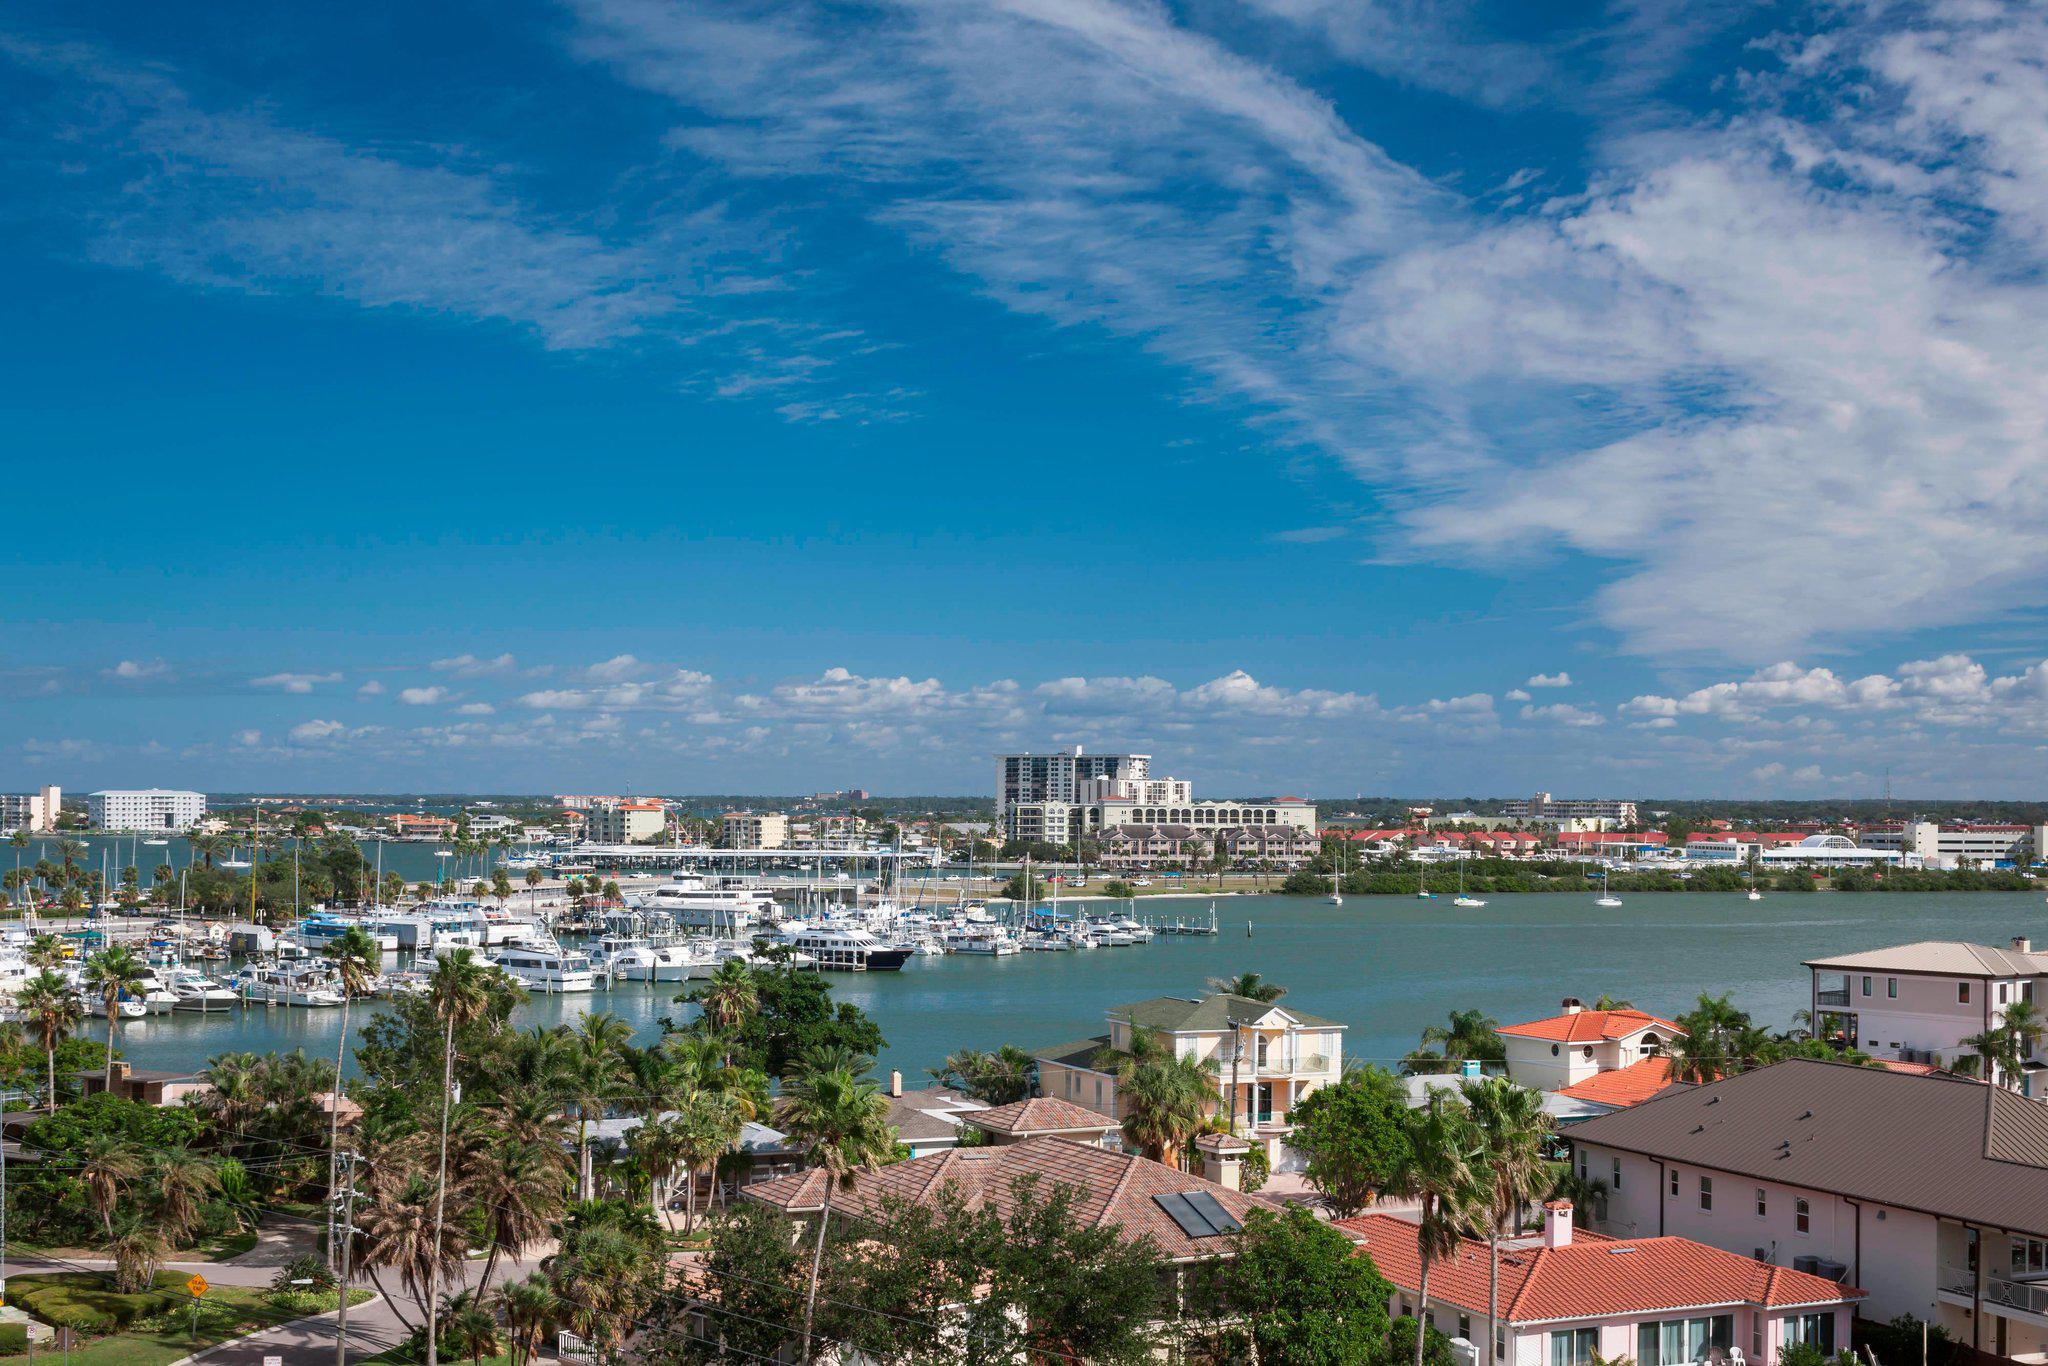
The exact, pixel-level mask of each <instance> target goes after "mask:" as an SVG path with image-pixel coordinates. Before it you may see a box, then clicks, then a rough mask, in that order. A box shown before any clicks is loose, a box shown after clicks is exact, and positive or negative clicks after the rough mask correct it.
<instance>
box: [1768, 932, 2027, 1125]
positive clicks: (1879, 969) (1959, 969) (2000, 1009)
mask: <svg viewBox="0 0 2048 1366" xmlns="http://www.w3.org/2000/svg"><path fill="white" fill-rule="evenodd" d="M1804 966H1805V967H1806V969H1807V970H1808V971H1809V972H1811V973H1812V974H1813V987H1812V991H1813V1007H1812V1008H1813V1020H1814V1029H1815V1032H1816V1033H1818V1034H1820V1035H1821V1036H1823V1037H1825V1038H1831V1039H1833V1040H1834V1041H1835V1042H1837V1043H1840V1044H1843V1045H1845V1046H1847V1047H1851V1048H1859V1049H1861V1050H1862V1051H1864V1052H1865V1053H1868V1054H1870V1055H1871V1056H1872V1057H1874V1058H1882V1059H1886V1060H1896V1061H1899V1062H1906V1063H1924V1064H1928V1065H1931V1066H1935V1067H1943V1068H1947V1067H1952V1066H1954V1065H1955V1064H1956V1063H1957V1061H1958V1060H1959V1059H1960V1058H1962V1057H1963V1056H1965V1055H1967V1054H1971V1053H1972V1050H1970V1049H1967V1048H1965V1047H1963V1040H1965V1039H1967V1038H1969V1037H1971V1036H1972V1035H1975V1034H1984V1033H1989V1032H1990V1031H1991V1030H1993V1029H1995V1028H1997V1027H1998V1025H1999V1023H2000V1022H2001V1021H2002V1020H2003V1019H2004V1017H2005V1009H2006V1007H2007V1006H2009V1005H2012V1004H2014V1003H2016V1002H2020V1001H2026V1002H2032V1001H2033V1000H2034V999H2035V993H2036V991H2037V989H2038V988H2039V984H2040V983H2041V980H2042V978H2043V977H2048V954H2041V953H2035V952H2034V946H2033V943H2032V941H2031V940H2028V939H2026V938H2025V937H2018V938H2015V939H2014V940H2013V941H2012V943H2011V944H2010V945H2009V946H2008V947H2006V948H2002V949H2000V948H1992V947H1991V946H1989V945H1987V944H1967V943H1962V942H1959V941H1954V940H1926V941H1923V942H1921V943H1917V944H1901V945H1899V946H1897V947H1896V948H1889V949H1872V950H1870V951H1869V952H1867V953H1844V954H1836V955H1834V956H1832V957H1828V958H1810V959H1808V960H1806V962H1805V964H1804ZM1992 1080H1995V1081H1997V1082H1999V1083H2001V1084H2004V1085H2008V1086H2012V1087H2014V1088H2015V1089H2017V1090H2020V1091H2022V1092H2023V1093H2025V1094H2027V1095H2030V1096H2035V1097H2048V1066H2044V1064H2043V1062H2042V1060H2041V1058H2040V1057H2039V1056H2038V1050H2037V1051H2036V1054H2035V1055H2034V1056H2030V1057H2028V1058H2027V1059H2026V1060H2025V1062H2024V1064H2023V1066H2022V1067H2021V1069H2020V1074H2019V1075H2018V1076H2013V1077H2007V1076H2002V1075H2001V1076H1998V1077H1996V1078H1992Z"/></svg>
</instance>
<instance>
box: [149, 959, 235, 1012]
mask: <svg viewBox="0 0 2048 1366" xmlns="http://www.w3.org/2000/svg"><path fill="white" fill-rule="evenodd" d="M160 976H161V977H162V980H163V984H164V987H165V988H166V989H167V990H168V991H169V992H170V993H171V997H172V1000H171V1009H172V1010H182V1011H196V1012H198V1013H200V1014H202V1015H203V1014H209V1013H211V1012H213V1011H217V1010H233V1009H234V1008H235V1007H236V1006H238V1005H240V1004H241V1003H242V998H241V997H240V996H237V995H236V994H235V993H234V992H233V991H232V990H230V989H229V988H227V987H224V986H222V985H221V984H220V983H219V982H216V981H214V980H213V979H212V978H211V977H208V976H207V975H206V974H205V973H203V972H201V971H200V970H199V969H197V968H180V967H174V968H166V969H164V971H163V972H162V973H161V974H160Z"/></svg>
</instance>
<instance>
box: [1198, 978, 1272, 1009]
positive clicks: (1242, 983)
mask: <svg viewBox="0 0 2048 1366" xmlns="http://www.w3.org/2000/svg"><path fill="white" fill-rule="evenodd" d="M1209 990H1211V991H1220V992H1222V993H1224V994H1225V995H1227V996H1242V997H1244V998H1245V999H1246V1000H1251V1001H1263V1002H1265V1003H1266V1004H1267V1005H1271V1004H1272V1003H1273V1002H1275V1001H1277V1000H1279V999H1280V998H1281V997H1282V996H1285V995H1286V994H1287V988H1286V987H1283V986H1280V985H1278V984H1277V983H1274V982H1268V981H1267V980H1266V979H1265V978H1263V977H1261V976H1259V974H1257V973H1256V972H1240V973H1239V974H1237V976H1235V977H1211V978H1210V979H1209Z"/></svg>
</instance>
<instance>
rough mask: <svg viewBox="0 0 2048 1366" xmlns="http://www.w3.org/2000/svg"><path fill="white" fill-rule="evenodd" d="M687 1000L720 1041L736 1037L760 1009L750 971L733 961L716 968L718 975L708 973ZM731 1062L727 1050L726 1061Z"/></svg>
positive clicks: (750, 969)
mask: <svg viewBox="0 0 2048 1366" xmlns="http://www.w3.org/2000/svg"><path fill="white" fill-rule="evenodd" d="M687 999H688V1000H690V1001H694V1002H695V1003H696V1005H697V1008H698V1009H699V1010H701V1011H703V1012H704V1018H705V1019H706V1020H707V1021H709V1022H710V1024H711V1027H712V1029H713V1030H715V1031H717V1033H718V1034H719V1036H720V1037H721V1038H730V1037H731V1036H732V1035H733V1034H735V1033H737V1032H738V1031H739V1029H740V1027H741V1026H742V1025H744V1024H745V1023H746V1022H747V1019H748V1018H749V1017H750V1016H752V1015H753V1013H754V1012H755V1011H756V1010H758V1009H760V1007H761V993H760V990H759V989H758V988H757V987H756V986H755V985H754V971H753V969H752V968H749V967H748V966H747V965H746V964H745V963H742V962H741V961H740V960H738V959H737V958H732V959H727V960H726V961H725V962H723V963H721V964H719V965H718V971H716V972H714V973H712V974H711V976H710V978H709V980H707V981H706V982H705V983H704V985H703V986H701V987H699V988H697V990H696V991H694V992H691V993H690V994H689V995H688V997H687ZM731 1060H732V1057H731V1053H730V1050H728V1052H727V1055H726V1061H727V1062H730V1061H731Z"/></svg>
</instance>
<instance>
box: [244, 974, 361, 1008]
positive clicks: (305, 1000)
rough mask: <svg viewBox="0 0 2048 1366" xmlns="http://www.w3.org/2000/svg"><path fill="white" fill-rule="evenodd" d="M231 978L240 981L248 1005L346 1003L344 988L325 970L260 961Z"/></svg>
mask: <svg viewBox="0 0 2048 1366" xmlns="http://www.w3.org/2000/svg"><path fill="white" fill-rule="evenodd" d="M230 980H231V981H233V982H235V983H237V984H238V989H239V990H240V992H241V994H242V1000H243V1001H244V1002H245V1003H246V1004H249V1005H261V1006H298V1007H302V1008H305V1009H309V1010H325V1009H328V1008H330V1007H332V1006H338V1005H341V1004H343V997H342V994H341V992H340V991H339V990H337V989H336V988H335V987H333V986H332V985H330V984H329V983H328V982H327V980H326V976H325V974H323V973H320V972H317V971H308V970H307V969H304V968H295V967H293V966H292V965H291V964H289V963H276V964H257V965H254V966H251V967H247V968H244V969H243V970H242V971H241V972H240V973H238V974H236V976H235V977H233V978H231V979H230Z"/></svg>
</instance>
